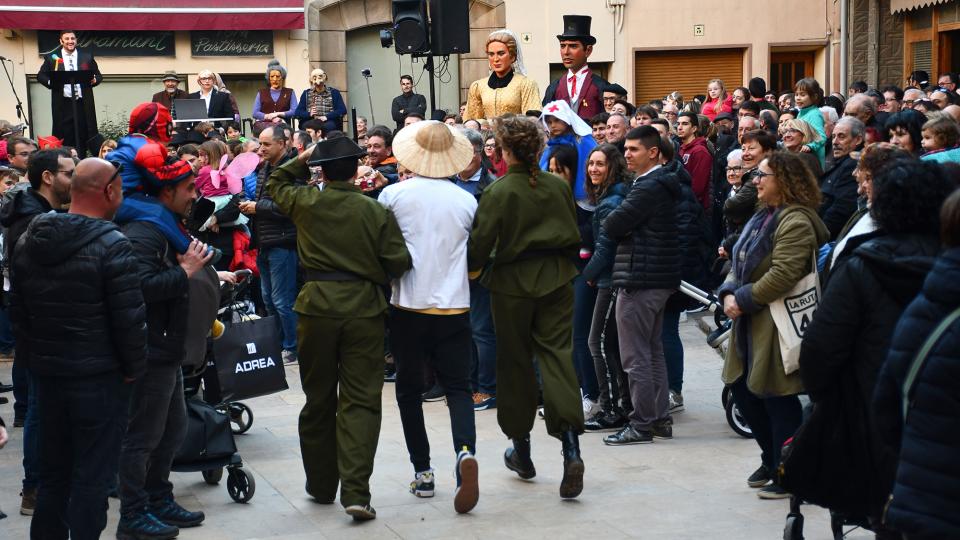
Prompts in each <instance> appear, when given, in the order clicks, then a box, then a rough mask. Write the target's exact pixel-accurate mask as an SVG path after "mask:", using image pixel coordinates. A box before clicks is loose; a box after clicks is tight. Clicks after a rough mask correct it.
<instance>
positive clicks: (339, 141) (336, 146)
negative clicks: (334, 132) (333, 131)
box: [307, 137, 367, 167]
mask: <svg viewBox="0 0 960 540" xmlns="http://www.w3.org/2000/svg"><path fill="white" fill-rule="evenodd" d="M365 155H367V151H366V150H364V149H363V148H360V146H358V145H357V143H355V142H353V141H352V140H350V139H348V138H346V137H337V138H335V139H327V140H325V141H320V142H318V143H317V146H316V147H315V148H314V149H313V152H312V153H311V154H310V158H309V159H308V160H307V165H309V166H311V167H315V166H317V165H323V164H324V163H327V162H328V161H336V160H341V159H353V160H358V159H360V158H362V157H363V156H365Z"/></svg>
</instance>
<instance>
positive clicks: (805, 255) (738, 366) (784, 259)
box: [719, 205, 830, 397]
mask: <svg viewBox="0 0 960 540" xmlns="http://www.w3.org/2000/svg"><path fill="white" fill-rule="evenodd" d="M766 212H768V211H767V210H766V209H763V210H761V211H760V212H759V213H758V214H757V215H755V216H754V218H753V219H751V221H750V223H748V224H747V227H746V228H745V229H744V232H743V234H742V236H741V242H745V241H747V238H746V236H747V235H748V234H750V232H751V225H756V226H759V223H757V221H760V220H762V219H763V216H764V215H765V214H766ZM759 234H760V235H762V236H764V238H761V239H759V240H758V241H757V244H756V247H754V248H753V249H751V250H750V251H749V252H748V253H747V254H746V256H745V258H744V259H743V260H740V261H737V262H735V265H740V268H741V269H742V272H737V271H736V267H735V268H734V269H731V271H730V273H729V274H728V275H727V280H726V282H724V284H723V286H722V287H720V291H719V295H720V297H721V298H723V297H724V296H726V295H727V294H734V295H735V297H736V299H737V304H738V305H739V307H740V309H741V310H742V311H743V312H744V315H743V316H741V317H739V318H737V319H736V320H735V321H734V323H733V332H732V333H731V339H730V342H729V347H728V349H727V356H726V358H725V360H724V364H723V373H722V375H721V378H722V379H723V382H724V383H725V384H732V383H734V382H736V381H737V380H739V379H740V377H742V376H743V373H744V367H745V366H744V360H748V361H749V362H750V367H749V369H748V370H747V372H748V374H747V388H748V389H749V390H750V391H751V392H753V393H754V394H755V395H757V396H759V397H775V396H789V395H793V394H797V393H800V392H802V391H803V384H802V383H801V381H800V372H799V371H795V372H793V373H791V374H790V375H786V374H785V373H784V372H783V362H782V360H781V356H780V339H779V337H778V335H777V327H776V325H775V324H774V323H773V316H772V315H771V314H770V308H769V304H770V303H771V302H773V301H774V300H777V299H779V298H780V297H782V296H783V295H785V294H786V293H787V292H789V291H790V289H792V288H793V287H794V286H795V285H796V284H797V282H799V281H800V279H801V278H803V277H804V276H805V275H807V274H809V273H810V272H811V271H812V270H813V269H812V268H811V264H812V263H813V261H814V254H815V253H816V250H817V248H818V247H819V246H820V245H822V244H823V243H824V242H826V241H827V240H829V238H830V233H829V231H827V227H826V226H825V225H824V224H823V222H822V221H821V220H820V217H819V216H818V215H817V211H816V210H815V209H813V208H808V207H806V206H800V205H791V206H786V207H784V208H782V209H780V210H778V211H776V212H775V213H774V216H773V217H772V218H771V222H770V223H769V224H768V225H767V227H765V228H764V229H763V230H762V231H760V233H759ZM739 248H740V244H739V243H738V245H737V246H736V247H735V248H734V250H735V251H734V253H733V254H732V256H733V257H740V256H741V254H740V252H739V251H740V250H739ZM738 274H742V275H745V276H746V277H745V278H744V279H742V280H738V278H737V276H738ZM741 281H742V282H741ZM743 324H747V325H748V326H747V327H741V325H743ZM738 335H739V336H746V339H748V340H749V342H750V352H751V353H752V354H751V358H749V359H745V358H744V356H745V354H746V352H745V351H744V352H741V351H740V350H738V347H737V341H738V339H737V336H738Z"/></svg>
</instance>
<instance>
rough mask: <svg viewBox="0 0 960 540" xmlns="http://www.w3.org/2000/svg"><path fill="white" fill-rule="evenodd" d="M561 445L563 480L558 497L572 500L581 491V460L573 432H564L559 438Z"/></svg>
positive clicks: (578, 445)
mask: <svg viewBox="0 0 960 540" xmlns="http://www.w3.org/2000/svg"><path fill="white" fill-rule="evenodd" d="M560 442H562V443H563V452H562V453H563V480H561V481H560V497H562V498H564V499H572V498H574V497H576V496H577V495H580V492H581V491H583V470H584V466H583V460H582V459H580V442H579V440H577V434H576V432H574V431H564V432H563V435H561V436H560Z"/></svg>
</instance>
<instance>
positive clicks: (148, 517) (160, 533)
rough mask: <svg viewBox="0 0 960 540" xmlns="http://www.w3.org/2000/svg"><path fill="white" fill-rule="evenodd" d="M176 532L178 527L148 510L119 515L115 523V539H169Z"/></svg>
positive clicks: (175, 535) (177, 532)
mask: <svg viewBox="0 0 960 540" xmlns="http://www.w3.org/2000/svg"><path fill="white" fill-rule="evenodd" d="M178 534H180V529H178V528H176V527H174V526H173V525H168V524H166V523H164V522H162V521H160V520H159V519H157V516H155V515H153V514H151V513H150V512H137V513H136V514H132V515H129V516H120V523H118V524H117V540H171V539H173V538H176V537H177V535H178Z"/></svg>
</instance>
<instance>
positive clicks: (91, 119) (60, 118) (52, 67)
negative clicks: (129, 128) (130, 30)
mask: <svg viewBox="0 0 960 540" xmlns="http://www.w3.org/2000/svg"><path fill="white" fill-rule="evenodd" d="M62 54H63V52H62V50H61V49H59V48H58V49H57V50H55V51H53V52H52V53H50V54H46V55H44V56H43V64H42V65H41V66H40V71H39V72H37V81H38V82H39V83H40V84H42V85H44V86H45V87H47V88H50V90H51V94H52V95H51V99H50V108H51V112H52V113H53V134H54V136H56V137H57V138H59V139H62V140H63V141H64V144H65V145H67V146H72V147H74V148H76V149H77V152H79V153H80V154H81V155H83V153H84V149H87V150H89V151H90V153H91V154H96V153H97V152H99V150H100V142H99V139H100V137H99V133H100V132H99V130H98V129H97V108H96V104H95V103H94V100H93V89H92V86H97V85H99V84H100V83H101V82H102V81H103V75H101V74H100V68H99V67H98V66H97V61H96V59H94V57H93V54H91V53H88V52H84V51H82V50H80V49H77V70H90V71H93V77H94V81H93V84H92V85H91V83H90V81H85V82H83V83H81V84H80V94H81V95H82V96H83V97H82V98H81V99H80V100H79V101H78V102H77V113H78V114H79V115H81V118H80V122H79V127H80V141H79V143H78V141H76V140H74V131H73V108H72V105H71V104H70V99H69V98H66V97H63V87H62V86H58V87H57V88H53V87H51V84H50V72H52V71H64V70H65V69H66V66H65V65H64V64H63V62H62V58H61V55H62ZM55 57H56V58H55ZM57 59H61V61H60V62H58V61H57Z"/></svg>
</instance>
